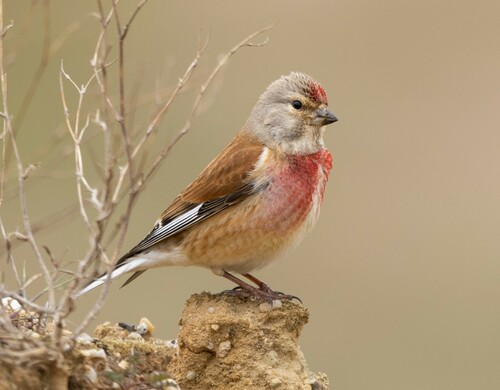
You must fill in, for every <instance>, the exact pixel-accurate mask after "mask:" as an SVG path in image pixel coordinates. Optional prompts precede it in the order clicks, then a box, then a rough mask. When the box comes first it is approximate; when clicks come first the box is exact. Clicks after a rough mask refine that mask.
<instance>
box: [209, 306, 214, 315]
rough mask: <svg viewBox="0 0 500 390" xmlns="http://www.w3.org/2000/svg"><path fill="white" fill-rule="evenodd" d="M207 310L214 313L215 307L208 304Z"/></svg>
mask: <svg viewBox="0 0 500 390" xmlns="http://www.w3.org/2000/svg"><path fill="white" fill-rule="evenodd" d="M208 312H209V313H210V314H214V313H215V308H213V307H211V306H210V307H209V308H208Z"/></svg>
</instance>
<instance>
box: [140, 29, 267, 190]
mask: <svg viewBox="0 0 500 390" xmlns="http://www.w3.org/2000/svg"><path fill="white" fill-rule="evenodd" d="M272 27H273V25H270V26H268V27H265V28H263V29H261V30H258V31H256V32H254V33H252V34H250V35H249V36H248V37H246V38H245V39H243V40H242V41H241V42H239V43H238V44H236V45H235V46H234V47H233V48H232V49H231V50H229V52H228V53H226V54H225V55H224V57H222V59H221V60H220V61H219V63H218V64H217V65H216V66H215V68H214V69H213V70H212V72H211V73H210V74H209V75H208V77H207V79H206V80H205V82H204V83H203V84H202V86H201V87H200V92H199V93H198V95H197V96H196V99H195V101H194V104H193V106H192V108H191V113H190V114H189V116H188V118H187V120H186V122H185V124H184V126H183V127H182V129H181V130H180V131H179V133H178V134H177V136H176V137H175V138H174V139H173V140H172V141H171V142H170V144H168V145H166V146H165V147H164V148H163V149H162V151H161V152H160V154H159V155H158V156H157V157H156V160H155V161H154V162H153V164H152V166H151V168H150V169H149V171H148V172H147V173H146V174H145V175H144V179H143V181H142V184H144V183H146V182H147V181H148V180H149V179H150V178H151V176H152V175H153V174H154V173H155V172H156V170H157V169H158V167H159V165H160V164H161V162H162V161H163V160H164V159H165V157H166V156H167V155H168V154H169V153H170V151H171V150H172V148H173V147H174V146H175V145H176V144H177V142H179V141H180V139H181V138H182V137H184V136H185V135H186V134H187V133H188V132H189V130H190V129H191V126H192V122H193V119H194V117H195V116H196V113H197V111H198V107H199V105H200V103H201V101H202V99H203V96H204V95H205V91H206V90H207V88H208V87H209V86H210V84H211V83H212V81H213V80H214V78H215V76H216V75H217V74H218V73H219V72H220V71H221V69H222V68H223V67H224V66H225V65H226V64H227V62H228V61H229V59H230V58H231V57H232V56H233V54H235V53H236V52H237V51H238V50H239V49H241V48H242V47H261V46H263V45H265V44H267V42H268V41H269V39H268V38H266V39H265V40H264V41H263V42H260V43H252V42H250V41H251V40H252V39H253V38H255V37H257V36H258V35H260V34H262V33H264V32H266V31H268V30H270V29H271V28H272Z"/></svg>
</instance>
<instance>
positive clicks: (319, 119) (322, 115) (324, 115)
mask: <svg viewBox="0 0 500 390" xmlns="http://www.w3.org/2000/svg"><path fill="white" fill-rule="evenodd" d="M337 120H338V119H337V117H336V116H335V115H333V114H332V113H331V112H330V111H328V108H326V107H323V108H320V109H319V110H318V111H316V118H315V119H314V122H316V123H317V124H318V125H320V126H325V125H329V124H330V123H334V122H337Z"/></svg>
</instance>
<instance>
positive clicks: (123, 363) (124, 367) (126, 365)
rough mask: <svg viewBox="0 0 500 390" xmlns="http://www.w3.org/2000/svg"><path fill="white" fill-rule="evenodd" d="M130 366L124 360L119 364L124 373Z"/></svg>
mask: <svg viewBox="0 0 500 390" xmlns="http://www.w3.org/2000/svg"><path fill="white" fill-rule="evenodd" d="M128 366H129V364H128V362H127V361H126V360H125V359H123V360H122V361H120V363H118V367H120V368H121V369H122V370H124V371H125V370H126V369H127V368H128Z"/></svg>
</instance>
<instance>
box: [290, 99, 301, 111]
mask: <svg viewBox="0 0 500 390" xmlns="http://www.w3.org/2000/svg"><path fill="white" fill-rule="evenodd" d="M292 107H293V108H295V109H296V110H300V109H301V108H302V102H301V101H300V100H294V101H293V102H292Z"/></svg>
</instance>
